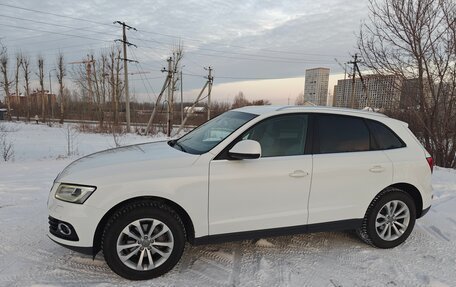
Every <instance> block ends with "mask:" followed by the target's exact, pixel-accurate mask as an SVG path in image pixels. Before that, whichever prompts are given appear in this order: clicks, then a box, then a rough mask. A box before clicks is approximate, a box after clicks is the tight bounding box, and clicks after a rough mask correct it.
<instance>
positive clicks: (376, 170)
mask: <svg viewBox="0 0 456 287" xmlns="http://www.w3.org/2000/svg"><path fill="white" fill-rule="evenodd" d="M369 171H370V172H374V173H379V172H383V171H385V168H384V167H383V166H381V165H374V166H373V167H371V168H370V169H369Z"/></svg>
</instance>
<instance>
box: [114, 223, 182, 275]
mask: <svg viewBox="0 0 456 287" xmlns="http://www.w3.org/2000/svg"><path fill="white" fill-rule="evenodd" d="M173 247H174V237H173V234H172V232H171V230H170V229H169V227H168V226H167V225H166V224H165V223H163V222H161V221H159V220H157V219H153V218H143V219H138V220H135V221H133V222H131V223H130V224H128V225H127V226H126V227H125V228H124V229H123V230H122V231H121V233H120V234H119V237H118V238H117V255H118V256H119V259H120V260H121V261H122V263H123V264H125V265H126V266H128V267H129V268H131V269H135V270H139V271H147V270H151V269H154V268H157V267H158V266H160V265H161V264H163V263H164V262H165V261H166V260H167V259H168V257H169V256H170V255H171V252H172V251H173Z"/></svg>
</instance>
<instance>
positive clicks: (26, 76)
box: [21, 55, 31, 121]
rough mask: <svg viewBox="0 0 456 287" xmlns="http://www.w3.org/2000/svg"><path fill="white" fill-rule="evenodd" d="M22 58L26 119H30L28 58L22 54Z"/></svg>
mask: <svg viewBox="0 0 456 287" xmlns="http://www.w3.org/2000/svg"><path fill="white" fill-rule="evenodd" d="M21 59H22V71H23V73H24V89H25V105H26V110H27V111H26V116H27V121H30V110H31V100H30V59H29V58H28V57H26V56H24V55H21Z"/></svg>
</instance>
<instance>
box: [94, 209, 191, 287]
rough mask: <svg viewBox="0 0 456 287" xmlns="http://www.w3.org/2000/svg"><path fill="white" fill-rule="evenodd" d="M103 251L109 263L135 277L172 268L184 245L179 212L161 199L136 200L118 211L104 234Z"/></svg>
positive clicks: (115, 268)
mask: <svg viewBox="0 0 456 287" xmlns="http://www.w3.org/2000/svg"><path fill="white" fill-rule="evenodd" d="M102 247H103V254H104V257H105V260H106V262H107V264H108V265H109V267H110V268H111V269H112V270H113V271H114V272H115V273H117V274H118V275H120V276H122V277H124V278H127V279H132V280H146V279H152V278H155V277H158V276H160V275H163V274H164V273H166V272H168V271H169V270H170V269H172V268H173V267H174V266H175V265H176V264H177V262H178V261H179V259H180V257H181V256H182V253H183V250H184V247H185V228H184V225H183V223H182V221H181V219H180V218H179V216H178V215H177V214H176V213H175V212H174V211H173V210H172V209H171V208H169V207H168V206H166V205H164V204H162V203H159V202H136V203H132V204H129V205H127V206H125V207H123V208H121V209H120V210H118V211H117V212H115V213H114V215H113V216H112V217H111V219H110V220H109V221H108V223H107V225H106V227H105V230H104V234H103V242H102Z"/></svg>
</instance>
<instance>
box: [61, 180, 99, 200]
mask: <svg viewBox="0 0 456 287" xmlns="http://www.w3.org/2000/svg"><path fill="white" fill-rule="evenodd" d="M95 189H97V188H96V187H95V186H87V185H73V184H61V185H60V186H59V187H58V188H57V191H56V192H55V198H57V199H60V200H63V201H67V202H72V203H79V204H82V203H84V201H86V200H87V198H89V196H90V195H91V194H92V193H93V192H94V191H95Z"/></svg>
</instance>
